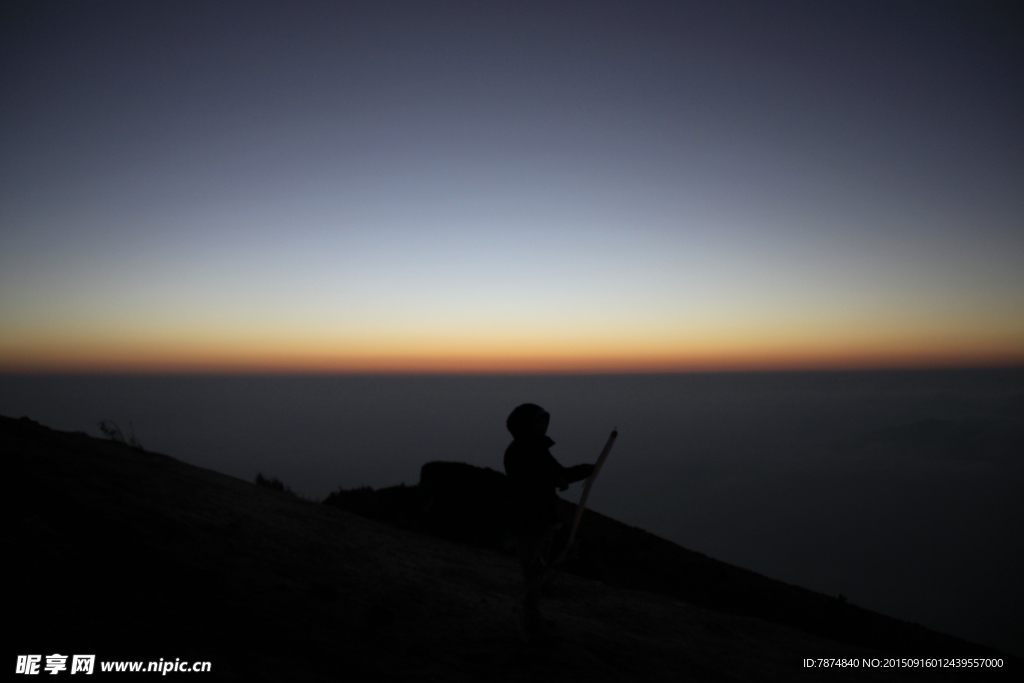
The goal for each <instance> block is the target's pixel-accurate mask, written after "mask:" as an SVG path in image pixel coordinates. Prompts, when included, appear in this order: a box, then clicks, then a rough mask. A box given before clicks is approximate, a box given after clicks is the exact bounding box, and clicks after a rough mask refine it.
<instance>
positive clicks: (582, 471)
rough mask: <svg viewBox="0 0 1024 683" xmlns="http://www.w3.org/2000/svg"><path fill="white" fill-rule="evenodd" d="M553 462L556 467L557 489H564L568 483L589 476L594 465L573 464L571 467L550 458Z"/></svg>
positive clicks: (567, 486)
mask: <svg viewBox="0 0 1024 683" xmlns="http://www.w3.org/2000/svg"><path fill="white" fill-rule="evenodd" d="M551 460H552V461H553V462H554V464H555V465H556V466H557V467H558V479H557V484H556V485H557V486H558V490H559V491H564V490H566V489H567V488H569V484H571V483H573V482H576V481H583V480H584V479H586V478H587V477H589V476H590V474H591V472H593V471H594V466H593V465H589V464H584V465H574V466H573V467H562V466H561V465H560V464H559V463H558V461H556V460H555V459H554V458H551Z"/></svg>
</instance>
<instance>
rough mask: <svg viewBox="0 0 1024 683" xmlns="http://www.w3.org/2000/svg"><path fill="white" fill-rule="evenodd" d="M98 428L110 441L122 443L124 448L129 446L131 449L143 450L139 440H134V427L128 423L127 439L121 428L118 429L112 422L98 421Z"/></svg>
mask: <svg viewBox="0 0 1024 683" xmlns="http://www.w3.org/2000/svg"><path fill="white" fill-rule="evenodd" d="M99 428H100V431H101V432H103V435H104V436H105V437H107V438H108V439H110V440H111V441H116V442H117V443H123V444H124V445H126V446H131V447H132V448H138V449H139V450H140V451H141V450H145V449H144V448H143V447H142V444H141V443H139V440H138V439H136V438H135V426H134V425H133V424H132V423H131V422H129V423H128V438H127V439H126V438H125V436H124V432H122V431H121V428H120V427H118V426H117V423H116V422H114V421H113V420H100V421H99Z"/></svg>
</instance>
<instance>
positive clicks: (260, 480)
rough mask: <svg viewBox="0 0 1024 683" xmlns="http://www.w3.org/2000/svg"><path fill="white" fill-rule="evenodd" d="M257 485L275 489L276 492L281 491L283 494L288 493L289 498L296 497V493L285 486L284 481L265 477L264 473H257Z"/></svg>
mask: <svg viewBox="0 0 1024 683" xmlns="http://www.w3.org/2000/svg"><path fill="white" fill-rule="evenodd" d="M256 485H257V486H264V487H266V488H268V489H273V490H274V491H279V492H281V493H287V494H288V495H289V496H294V495H295V492H294V491H292V490H291V489H290V488H288V487H287V486H285V485H284V482H283V481H281V480H280V479H278V478H277V477H264V476H263V473H262V472H257V473H256Z"/></svg>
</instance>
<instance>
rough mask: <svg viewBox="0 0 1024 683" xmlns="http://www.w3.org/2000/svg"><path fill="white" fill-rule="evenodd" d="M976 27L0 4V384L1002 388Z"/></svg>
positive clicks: (784, 13)
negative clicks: (800, 372)
mask: <svg viewBox="0 0 1024 683" xmlns="http://www.w3.org/2000/svg"><path fill="white" fill-rule="evenodd" d="M1011 7H1012V6H1011V5H1009V4H1007V5H1003V4H997V3H986V2H963V3H958V2H899V3H891V2H877V3H876V2H846V3H843V2H829V3H817V2H770V3H764V2H692V3H684V2H557V1H556V2H511V3H490V2H488V3H478V2H376V1H373V2H339V3H324V2H287V3H284V2H282V3H263V2H203V3H195V2H159V3H139V2H85V3H36V2H23V3H5V7H4V9H3V15H2V19H0V54H2V63H3V65H4V67H3V70H2V74H0V160H2V161H0V164H2V165H0V370H2V371H8V372H10V371H15V372H21V371H90V372H91V371H110V370H116V371H131V372H148V371H225V370H228V371H231V370H234V371H245V372H260V371H269V372H281V371H303V372H317V371H347V372H352V371H355V372H397V371H413V372H419V371H427V372H447V371H460V372H462V371H544V372H556V371H558V372H561V371H582V372H588V371H663V370H680V369H723V368H726V369H752V368H753V369H756V368H837V367H838V368H858V367H901V366H902V367H922V366H952V365H974V366H977V365H1006V364H1020V363H1024V314H1022V311H1024V192H1022V188H1024V126H1022V125H1021V122H1022V121H1024V81H1022V74H1024V60H1022V51H1024V47H1022V46H1024V41H1021V40H1020V36H1021V31H1020V26H1021V25H1020V20H1019V16H1018V15H1017V14H1016V11H1015V10H1013V9H1012V8H1011Z"/></svg>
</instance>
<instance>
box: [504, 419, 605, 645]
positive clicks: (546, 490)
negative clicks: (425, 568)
mask: <svg viewBox="0 0 1024 683" xmlns="http://www.w3.org/2000/svg"><path fill="white" fill-rule="evenodd" d="M550 420H551V416H550V415H549V414H548V413H547V411H545V410H544V409H543V408H541V407H540V406H538V405H534V404H533V403H524V404H523V405H521V406H519V407H518V408H516V409H515V410H513V411H512V413H511V414H510V415H509V416H508V420H507V421H506V422H505V424H506V426H507V427H508V431H510V432H511V433H512V437H513V441H512V443H511V444H509V447H508V448H507V449H506V450H505V474H506V475H508V484H509V513H510V520H509V521H510V525H511V528H512V533H513V534H515V537H516V544H517V545H518V547H519V558H520V560H521V561H522V565H523V581H524V583H525V587H526V590H525V594H524V595H523V598H522V600H521V602H520V604H519V605H517V609H518V610H519V615H518V617H519V619H520V620H521V621H520V624H521V626H522V627H523V628H524V629H525V630H526V631H529V632H532V633H537V632H541V631H543V630H544V622H543V620H542V619H541V616H540V610H539V609H538V607H537V602H538V599H539V597H540V586H541V579H542V578H543V576H544V572H545V569H546V567H547V563H548V561H549V560H550V559H551V558H550V554H551V553H550V546H551V539H552V536H553V535H554V531H555V529H556V528H557V526H558V525H559V519H558V512H557V511H558V495H557V494H556V493H555V489H556V488H558V489H559V490H562V491H564V490H565V489H566V488H568V487H569V484H571V483H572V482H574V481H580V480H582V479H586V478H587V477H589V476H590V473H591V472H593V471H594V466H593V465H576V466H575V467H562V466H561V465H560V464H558V461H557V460H555V458H554V456H552V455H551V452H550V451H549V450H548V449H549V448H550V447H551V446H553V445H555V442H554V441H552V440H551V438H550V437H548V435H547V431H548V422H549V421H550Z"/></svg>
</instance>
